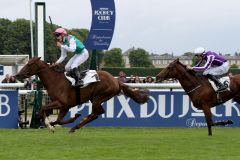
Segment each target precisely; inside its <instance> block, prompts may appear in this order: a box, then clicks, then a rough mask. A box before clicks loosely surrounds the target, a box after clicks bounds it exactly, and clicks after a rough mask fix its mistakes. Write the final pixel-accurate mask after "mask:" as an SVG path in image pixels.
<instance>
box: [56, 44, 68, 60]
mask: <svg viewBox="0 0 240 160" xmlns="http://www.w3.org/2000/svg"><path fill="white" fill-rule="evenodd" d="M66 57H67V51H66V50H65V49H63V48H61V56H60V57H59V59H58V60H57V61H56V64H59V63H62V62H63V61H64V59H65V58H66Z"/></svg>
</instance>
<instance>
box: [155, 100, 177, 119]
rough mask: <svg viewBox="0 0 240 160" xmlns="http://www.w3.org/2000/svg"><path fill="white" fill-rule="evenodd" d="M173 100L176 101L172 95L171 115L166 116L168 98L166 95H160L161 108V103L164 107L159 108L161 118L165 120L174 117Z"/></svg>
mask: <svg viewBox="0 0 240 160" xmlns="http://www.w3.org/2000/svg"><path fill="white" fill-rule="evenodd" d="M173 100H174V96H173V95H171V103H170V113H169V114H168V115H167V114H166V96H165V95H159V96H158V103H159V106H161V105H160V103H162V104H163V106H162V107H159V110H158V114H159V115H160V116H161V117H163V118H169V117H171V116H172V115H173V112H174V111H173V106H174V102H173Z"/></svg>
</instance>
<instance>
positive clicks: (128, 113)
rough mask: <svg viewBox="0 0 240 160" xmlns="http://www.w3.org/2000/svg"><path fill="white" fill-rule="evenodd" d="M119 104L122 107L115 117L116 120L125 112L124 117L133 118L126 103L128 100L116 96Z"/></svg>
mask: <svg viewBox="0 0 240 160" xmlns="http://www.w3.org/2000/svg"><path fill="white" fill-rule="evenodd" d="M118 99H119V102H120V104H121V106H122V109H121V110H120V112H119V113H118V115H117V118H119V117H120V116H121V115H122V113H123V112H125V114H126V116H127V117H128V118H135V116H134V114H133V112H132V109H131V107H130V105H129V104H128V102H129V101H130V98H127V99H126V98H125V97H124V96H123V95H121V96H118Z"/></svg>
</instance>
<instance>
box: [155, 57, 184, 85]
mask: <svg viewBox="0 0 240 160" xmlns="http://www.w3.org/2000/svg"><path fill="white" fill-rule="evenodd" d="M180 67H181V68H185V69H186V66H185V65H183V64H182V63H181V62H179V59H176V60H174V61H173V62H171V63H170V64H169V65H168V66H167V67H166V68H164V69H163V70H162V71H161V72H160V73H159V74H158V75H157V76H156V81H157V82H161V81H162V80H165V79H169V78H176V79H178V78H179V74H181V73H180V72H179V69H180Z"/></svg>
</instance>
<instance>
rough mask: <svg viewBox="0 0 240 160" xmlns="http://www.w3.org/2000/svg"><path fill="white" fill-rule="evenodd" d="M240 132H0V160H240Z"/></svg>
mask: <svg viewBox="0 0 240 160" xmlns="http://www.w3.org/2000/svg"><path fill="white" fill-rule="evenodd" d="M239 135H240V128H213V136H212V137H209V136H208V135H207V129H206V128H200V129H197V128H195V129H186V128H84V129H81V130H78V131H77V132H76V133H74V134H69V133H68V129H63V128H57V129H56V132H55V133H54V134H52V133H50V132H49V131H48V130H47V129H40V130H38V129H36V130H34V129H26V130H24V129H16V130H15V129H0V147H1V149H0V160H14V159H16V160H35V159H36V160H45V159H49V160H78V159H79V160H205V159H206V160H239V159H240V136H239Z"/></svg>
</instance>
